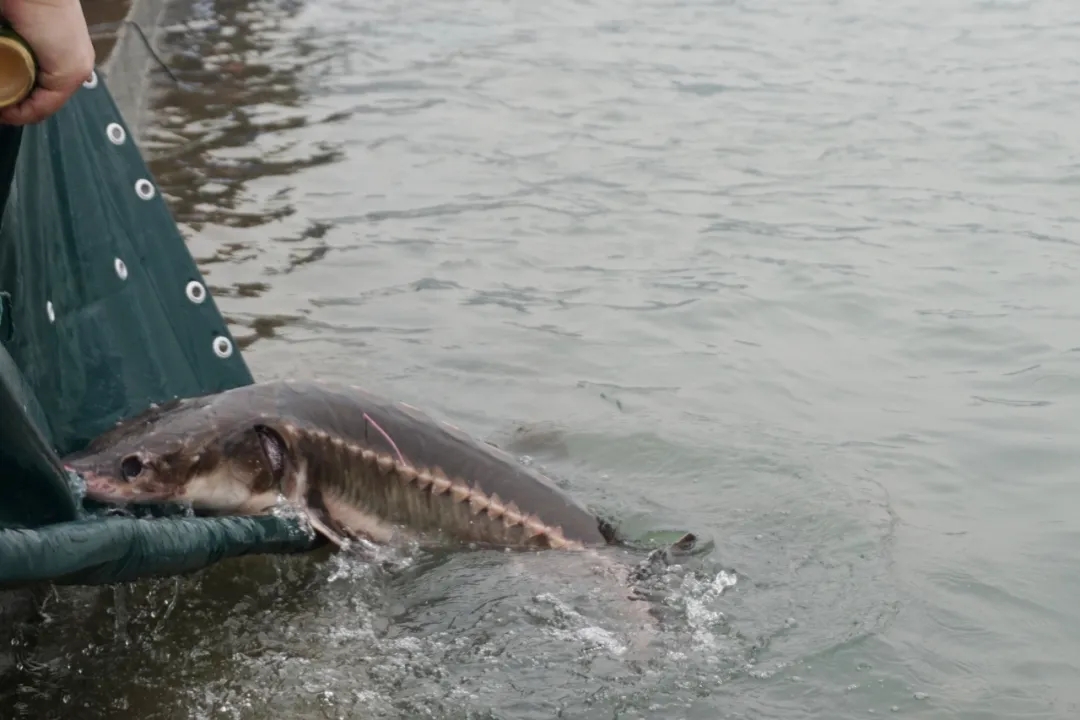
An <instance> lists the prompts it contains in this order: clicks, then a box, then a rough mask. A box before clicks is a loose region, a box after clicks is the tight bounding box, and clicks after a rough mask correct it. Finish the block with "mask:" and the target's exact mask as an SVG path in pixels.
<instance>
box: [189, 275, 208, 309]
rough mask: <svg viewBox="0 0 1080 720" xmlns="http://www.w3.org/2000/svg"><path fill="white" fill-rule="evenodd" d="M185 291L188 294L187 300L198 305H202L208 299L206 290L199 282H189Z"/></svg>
mask: <svg viewBox="0 0 1080 720" xmlns="http://www.w3.org/2000/svg"><path fill="white" fill-rule="evenodd" d="M185 291H186V292H187V299H188V300H190V301H191V302H193V303H195V304H196V305H199V304H201V303H202V301H203V300H205V299H206V288H205V287H203V284H202V283H201V282H199V281H198V280H192V281H191V282H189V283H188V284H187V288H186V289H185Z"/></svg>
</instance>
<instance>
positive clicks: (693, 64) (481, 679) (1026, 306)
mask: <svg viewBox="0 0 1080 720" xmlns="http://www.w3.org/2000/svg"><path fill="white" fill-rule="evenodd" d="M1073 10H1074V8H1073V6H1072V5H1071V4H1069V3H1067V2H1065V1H1064V0H1043V1H1041V2H1036V1H1034V0H1032V1H1030V2H1023V1H1017V2H1004V1H1002V2H970V1H961V0H944V1H943V2H934V3H932V2H926V1H924V2H914V1H913V0H907V1H906V2H898V3H888V2H884V1H880V0H878V1H874V2H854V1H853V0H837V1H835V2H809V0H799V1H796V2H789V3H782V4H781V3H762V2H751V1H748V0H744V1H742V2H719V1H714V2H676V1H673V0H643V1H642V2H637V3H618V2H612V1H611V0H592V1H591V2H565V1H557V2H553V3H524V2H517V3H507V2H503V3H490V2H475V1H469V0H466V2H452V3H451V2H446V1H445V0H427V1H425V2H411V3H373V2H366V1H363V0H351V2H340V1H339V2H330V1H327V0H320V1H312V2H304V3H297V2H286V1H285V0H266V1H265V2H256V1H250V0H249V1H244V2H218V3H216V4H213V5H211V4H205V5H199V6H196V7H195V8H194V9H192V10H191V11H190V14H189V15H188V18H187V19H188V22H187V26H186V27H183V28H181V27H175V28H174V30H173V31H172V32H170V33H168V34H167V36H165V37H164V38H163V45H164V46H165V47H166V48H167V53H166V58H167V60H168V62H169V64H170V66H171V67H172V68H173V70H174V72H176V73H177V75H179V76H180V77H181V78H182V79H183V80H185V81H186V82H189V83H193V84H194V87H191V88H188V89H183V90H181V89H176V88H172V87H170V86H169V85H168V82H167V80H164V79H163V80H162V82H161V83H160V86H159V90H160V95H159V97H158V98H157V101H156V114H157V118H158V124H159V127H158V129H157V131H156V133H155V137H154V138H153V142H152V143H148V144H147V146H146V147H147V152H148V154H150V155H151V156H152V157H154V158H155V161H154V171H155V172H156V173H157V175H158V177H159V179H160V181H161V183H162V185H163V189H165V190H166V191H167V192H168V194H169V196H170V201H171V202H172V204H173V207H174V210H175V212H176V215H177V219H178V220H179V221H180V222H181V224H182V227H183V228H184V230H185V232H186V234H187V235H188V237H189V238H190V243H191V247H192V249H193V251H194V252H195V253H196V255H197V256H198V257H199V258H200V259H201V260H202V266H203V268H204V270H205V271H206V272H207V274H208V280H209V281H210V282H211V284H212V285H213V286H214V288H215V290H216V292H217V293H218V295H219V297H220V298H221V305H222V307H223V309H224V310H225V312H226V313H227V314H228V315H229V317H230V319H231V320H232V321H233V322H234V323H235V325H234V328H235V331H236V333H237V335H238V336H239V337H242V338H244V339H245V346H246V352H247V356H248V358H249V361H250V364H251V365H252V367H253V370H254V371H255V372H256V374H257V375H258V376H260V377H263V378H270V377H285V376H312V375H320V376H323V377H328V378H334V379H348V380H351V381H356V382H361V383H364V384H366V385H368V386H370V387H371V388H372V389H374V390H376V391H379V392H382V393H385V394H387V395H391V396H393V397H396V398H399V399H402V400H406V401H408V402H411V403H413V404H415V405H420V406H423V407H425V408H428V409H430V410H432V411H434V412H435V413H436V414H438V415H441V416H442V417H445V418H447V419H451V420H452V421H454V422H455V423H457V424H459V425H462V426H463V427H466V428H468V429H469V430H470V431H472V432H474V433H476V434H478V435H481V436H483V437H486V438H489V439H492V440H494V441H496V442H499V443H501V444H504V445H506V446H507V447H509V448H511V449H512V450H513V451H514V452H516V453H517V454H519V455H521V456H523V457H527V458H528V459H529V460H530V461H532V462H535V463H537V464H539V465H542V466H543V467H544V468H545V469H546V470H547V471H548V472H550V473H551V474H553V475H555V476H556V477H558V478H560V479H561V480H563V481H565V482H567V483H569V485H570V487H571V488H572V491H573V492H574V493H575V494H576V495H578V496H580V497H582V498H583V499H584V500H586V501H587V502H589V503H591V504H593V505H594V506H596V507H598V508H602V509H603V510H605V511H606V512H608V513H612V514H614V515H615V516H616V517H618V518H619V519H620V520H621V522H622V523H623V524H624V526H625V527H626V528H628V529H629V530H631V531H633V532H645V531H648V530H656V529H671V528H683V529H691V530H694V531H696V532H698V533H700V534H702V535H703V536H706V537H708V538H709V539H711V540H712V541H713V542H714V543H715V545H714V547H713V548H712V550H711V551H710V552H709V553H708V554H707V555H705V556H699V557H696V558H693V559H691V560H688V561H687V562H686V564H684V565H681V566H678V567H675V568H672V569H671V570H670V572H669V573H667V574H666V575H664V576H663V577H660V578H658V579H656V581H655V585H656V587H655V588H654V589H655V591H656V592H655V599H654V606H655V608H656V610H657V615H658V616H659V617H660V618H661V620H662V626H661V629H660V630H659V631H658V634H657V635H656V636H655V637H654V638H653V639H652V646H651V653H650V654H648V655H646V656H644V657H642V656H639V655H637V654H635V653H634V652H633V649H632V648H631V647H630V645H631V642H632V640H633V639H634V638H635V631H634V627H635V625H634V623H635V622H636V621H635V618H634V616H632V615H629V614H627V613H628V612H629V611H628V610H627V605H626V603H625V602H624V601H623V600H622V599H621V597H620V596H619V595H618V593H617V592H614V591H613V590H612V586H611V584H610V583H609V581H607V580H605V579H604V578H603V577H601V576H599V575H597V574H595V573H594V572H593V564H592V563H590V562H582V561H580V560H576V559H575V560H570V559H567V558H566V557H565V556H562V555H555V554H545V555H536V556H506V555H503V554H499V553H462V554H456V555H447V556H441V557H426V556H422V557H417V558H412V559H409V558H405V559H402V562H403V563H404V564H405V566H404V567H402V568H400V569H398V570H396V571H393V572H384V571H381V570H378V569H375V568H371V567H367V566H364V565H361V564H358V563H349V562H345V561H344V560H342V559H341V558H336V557H333V556H330V555H327V554H325V553H321V554H316V555H314V556H301V557H290V558H249V559H244V560H241V561H236V562H229V563H225V564H222V565H220V566H217V567H215V568H213V569H211V570H209V571H207V572H204V573H201V574H199V575H197V576H194V577H191V578H185V579H181V580H165V581H157V582H147V583H144V584H140V585H137V586H130V587H129V588H127V589H126V590H124V591H123V592H122V593H120V594H119V595H117V594H116V593H114V591H112V590H103V591H97V590H88V591H73V590H65V591H62V592H60V593H59V594H58V595H57V596H55V597H52V598H50V600H49V602H47V603H46V610H45V611H46V613H47V614H48V616H49V619H48V621H47V622H46V624H45V625H44V626H41V627H38V628H37V629H34V628H29V629H28V630H27V631H26V633H25V635H24V636H23V637H24V640H23V642H24V643H25V646H23V647H21V648H20V653H21V657H23V658H24V659H25V662H24V670H23V671H22V673H21V674H19V675H18V676H17V677H15V678H8V679H6V681H5V683H6V684H5V685H4V688H3V689H4V691H5V692H6V693H7V694H6V697H7V698H8V702H9V707H10V708H12V710H11V711H10V712H12V713H14V712H16V710H18V711H21V712H23V713H25V714H27V715H28V716H30V717H41V718H45V717H58V718H59V717H64V718H68V717H80V718H82V717H87V718H89V717H117V718H122V717H138V718H162V719H166V718H168V719H170V720H171V719H172V718H277V717H295V718H339V717H342V718H344V717H349V718H352V717H356V718H361V717H363V718H421V717H431V718H500V719H501V718H514V719H519V718H552V717H566V718H665V719H666V718H687V719H694V720H697V719H709V720H712V719H714V718H718V717H723V718H779V717H782V718H803V717H806V718H810V717H813V718H835V719H840V718H865V717H868V716H871V714H877V715H888V716H890V717H893V716H895V717H911V718H964V719H967V718H972V719H974V718H979V719H983V718H986V719H991V718H993V719H995V720H997V719H1005V718H1008V719H1010V720H1012V719H1016V718H1072V717H1076V716H1077V714H1078V713H1080V691H1078V690H1077V689H1076V688H1077V687H1078V686H1077V685H1076V684H1074V683H1075V680H1076V678H1077V677H1078V676H1080V609H1078V608H1080V606H1078V605H1077V602H1076V598H1077V597H1078V591H1080V568H1078V562H1077V561H1076V559H1075V557H1074V555H1075V549H1076V547H1077V540H1078V538H1080V484H1078V483H1077V482H1076V481H1075V468H1076V467H1077V466H1078V465H1080V463H1078V462H1077V461H1078V460H1080V452H1078V451H1077V449H1076V443H1075V442H1074V438H1075V436H1076V432H1075V428H1076V427H1077V423H1078V421H1080V412H1078V411H1077V398H1078V394H1080V360H1078V358H1080V355H1078V354H1077V352H1076V351H1077V350H1078V349H1080V335H1078V333H1077V329H1076V328H1077V323H1076V320H1077V319H1078V317H1080V310H1078V309H1077V307H1078V306H1077V299H1078V298H1080V295H1078V293H1077V291H1076V289H1075V287H1076V281H1075V278H1076V272H1077V268H1078V266H1080V245H1078V242H1080V219H1078V215H1077V211H1076V205H1077V199H1078V197H1080V140H1078V137H1080V136H1078V134H1077V131H1076V129H1075V128H1076V121H1075V118H1076V116H1077V114H1078V113H1080V83H1078V81H1077V77H1078V71H1080V62H1078V61H1077V60H1076V53H1075V47H1076V42H1077V40H1078V39H1080V24H1077V23H1076V21H1075V13H1074V12H1072V11H1073ZM611 556H612V558H613V559H614V560H616V561H619V562H625V563H633V562H636V561H637V560H639V559H640V554H637V555H635V554H632V553H629V552H616V553H612V554H611ZM730 574H733V575H734V577H735V578H737V582H736V583H735V584H734V585H729V584H727V583H728V582H729V578H730V577H731V575H730ZM15 703H18V707H17V708H16V704H15ZM5 717H6V715H5Z"/></svg>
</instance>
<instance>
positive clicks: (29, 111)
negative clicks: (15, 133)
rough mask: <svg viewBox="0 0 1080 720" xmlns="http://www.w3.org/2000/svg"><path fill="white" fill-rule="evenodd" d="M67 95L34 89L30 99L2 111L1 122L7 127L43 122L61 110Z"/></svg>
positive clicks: (43, 89)
mask: <svg viewBox="0 0 1080 720" xmlns="http://www.w3.org/2000/svg"><path fill="white" fill-rule="evenodd" d="M66 98H67V94H65V93H60V92H57V91H56V90H49V89H47V88H43V87H37V88H34V92H32V93H31V94H30V96H29V97H28V98H26V99H25V100H23V101H22V102H20V103H19V104H17V105H12V106H11V107H6V108H4V109H3V110H0V122H2V123H4V124H6V125H29V124H32V123H37V122H41V121H42V120H44V119H45V118H47V117H49V116H50V115H52V114H53V113H55V112H56V111H57V110H59V109H60V108H61V107H62V106H63V104H64V100H65V99H66Z"/></svg>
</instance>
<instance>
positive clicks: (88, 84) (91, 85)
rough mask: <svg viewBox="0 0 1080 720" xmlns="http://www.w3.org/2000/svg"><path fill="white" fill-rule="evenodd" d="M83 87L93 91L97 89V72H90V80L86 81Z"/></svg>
mask: <svg viewBox="0 0 1080 720" xmlns="http://www.w3.org/2000/svg"><path fill="white" fill-rule="evenodd" d="M82 86H83V87H84V88H89V89H91V90H93V89H94V88H96V87H97V70H91V71H90V79H89V80H87V81H85V82H84V83H83V84H82Z"/></svg>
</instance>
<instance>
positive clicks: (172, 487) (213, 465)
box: [64, 408, 290, 514]
mask: <svg viewBox="0 0 1080 720" xmlns="http://www.w3.org/2000/svg"><path fill="white" fill-rule="evenodd" d="M189 410H190V408H189ZM196 410H197V408H196ZM203 410H204V411H203V412H197V411H196V412H190V411H189V412H181V411H180V410H176V411H175V412H174V413H173V414H172V415H171V416H170V415H169V414H168V413H166V414H165V416H164V417H160V418H153V419H150V420H149V421H148V419H147V418H146V417H144V416H140V417H137V418H134V419H132V420H128V421H124V422H121V423H120V424H118V425H117V427H116V428H114V429H113V430H112V431H110V432H108V433H105V434H104V435H102V436H99V437H98V438H96V439H95V440H94V441H93V442H91V443H90V444H89V445H88V446H87V447H86V449H85V450H83V451H81V452H80V453H77V454H74V455H71V456H68V457H67V458H65V459H64V463H65V465H66V466H67V467H68V468H70V469H71V470H74V471H75V472H77V473H79V475H80V476H81V477H82V478H83V480H84V481H85V483H86V497H87V498H89V499H92V500H96V501H98V502H103V503H110V504H153V503H162V502H175V503H184V504H189V505H191V506H192V508H193V509H195V510H196V511H203V512H216V513H232V514H250V513H258V512H262V511H264V510H266V509H267V508H269V507H270V506H272V505H274V504H276V503H277V501H278V495H279V493H280V492H281V491H282V487H281V486H282V479H283V478H284V477H285V475H286V472H287V469H288V466H289V462H290V461H289V453H288V448H287V444H286V442H285V440H284V438H283V436H282V434H281V433H280V432H278V431H277V430H275V429H274V428H273V427H272V425H271V424H269V423H265V422H262V421H260V420H259V419H257V418H255V419H249V418H236V419H233V420H231V421H228V422H222V418H218V417H215V416H214V415H213V413H211V412H209V410H210V409H209V408H203Z"/></svg>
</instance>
